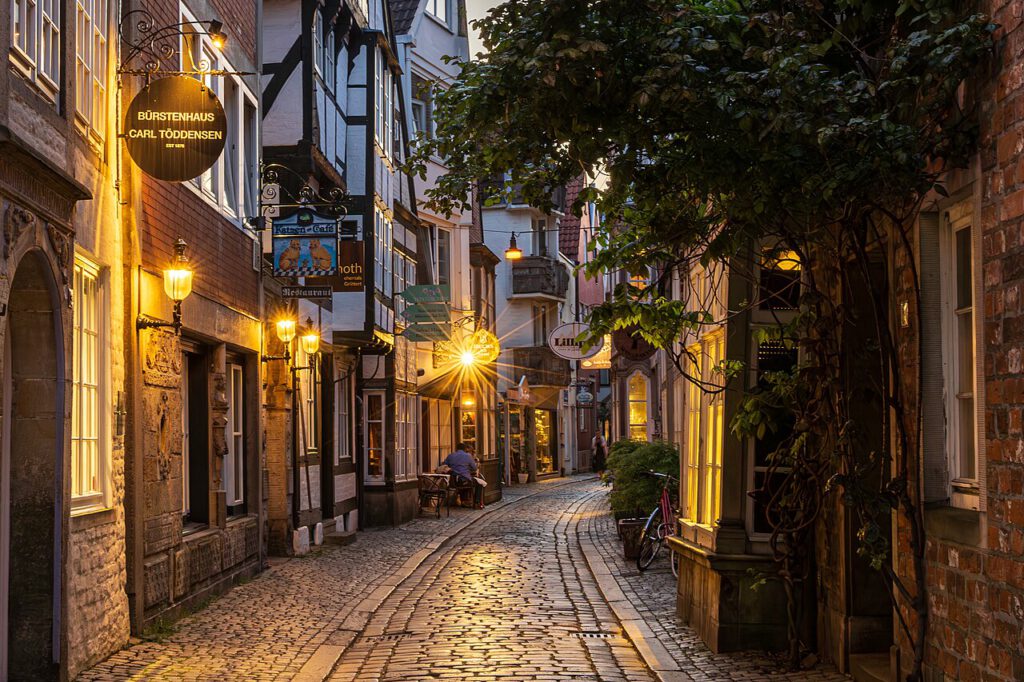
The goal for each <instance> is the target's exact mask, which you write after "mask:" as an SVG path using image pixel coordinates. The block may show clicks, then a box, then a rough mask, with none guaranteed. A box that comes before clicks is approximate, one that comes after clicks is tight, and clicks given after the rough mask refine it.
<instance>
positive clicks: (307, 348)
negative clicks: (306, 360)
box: [299, 317, 320, 355]
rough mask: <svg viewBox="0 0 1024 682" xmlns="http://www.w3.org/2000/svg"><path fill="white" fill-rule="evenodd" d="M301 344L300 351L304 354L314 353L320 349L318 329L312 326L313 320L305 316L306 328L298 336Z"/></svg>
mask: <svg viewBox="0 0 1024 682" xmlns="http://www.w3.org/2000/svg"><path fill="white" fill-rule="evenodd" d="M299 343H300V344H301V345H302V352H303V353H305V354H306V355H316V354H317V352H318V351H319V350H320V330H319V329H317V328H316V327H314V326H313V320H312V319H310V318H308V317H307V318H306V330H305V332H303V334H302V336H300V337H299Z"/></svg>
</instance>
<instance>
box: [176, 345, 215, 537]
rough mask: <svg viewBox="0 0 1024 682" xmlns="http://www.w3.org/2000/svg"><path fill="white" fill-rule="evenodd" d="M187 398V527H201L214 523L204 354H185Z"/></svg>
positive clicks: (184, 456)
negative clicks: (211, 515) (212, 518)
mask: <svg viewBox="0 0 1024 682" xmlns="http://www.w3.org/2000/svg"><path fill="white" fill-rule="evenodd" d="M182 368H183V377H182V379H183V381H182V389H183V391H184V392H185V394H184V396H183V397H184V400H183V402H184V405H185V410H183V417H185V418H186V420H187V423H186V424H185V428H184V433H185V434H187V437H185V438H183V442H182V445H183V446H184V447H187V448H188V449H187V450H186V451H183V452H182V458H183V459H186V460H187V461H186V462H185V463H184V471H183V473H184V475H185V479H184V480H185V481H186V483H185V484H184V485H183V490H184V494H185V495H186V498H185V500H184V503H185V510H184V511H185V525H186V530H188V526H192V527H197V526H199V525H201V524H206V523H208V522H209V520H210V496H209V493H210V477H209V471H210V450H209V447H208V444H209V442H210V441H209V439H210V414H209V411H208V407H207V406H208V405H209V403H210V395H209V388H208V384H207V373H206V356H205V355H203V354H200V353H191V352H190V353H185V357H184V360H183V362H182Z"/></svg>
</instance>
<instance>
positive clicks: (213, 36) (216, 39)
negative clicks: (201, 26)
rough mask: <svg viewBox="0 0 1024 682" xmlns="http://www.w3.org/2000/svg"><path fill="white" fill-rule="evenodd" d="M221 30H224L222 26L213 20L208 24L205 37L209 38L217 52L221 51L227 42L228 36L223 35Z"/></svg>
mask: <svg viewBox="0 0 1024 682" xmlns="http://www.w3.org/2000/svg"><path fill="white" fill-rule="evenodd" d="M222 28H224V24H222V23H221V22H219V21H216V20H214V21H211V22H210V30H209V32H208V33H207V35H208V36H210V40H211V42H213V46H214V47H216V48H217V49H218V50H223V49H224V46H225V45H227V42H228V34H227V33H224V31H222V30H221V29H222Z"/></svg>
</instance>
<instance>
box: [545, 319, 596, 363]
mask: <svg viewBox="0 0 1024 682" xmlns="http://www.w3.org/2000/svg"><path fill="white" fill-rule="evenodd" d="M589 330H590V325H588V324H586V323H585V322H570V323H568V324H563V325H561V326H559V327H555V329H554V330H553V331H552V332H551V333H550V334H549V335H548V348H550V349H551V352H552V353H554V354H555V355H557V356H558V357H560V358H565V359H566V360H583V359H584V358H589V357H591V356H594V355H597V354H598V353H600V352H601V347H600V346H597V345H595V346H591V347H590V348H587V349H586V350H584V349H583V344H582V343H580V342H579V341H577V340H576V337H578V336H579V335H580V334H583V333H585V332H587V331H589Z"/></svg>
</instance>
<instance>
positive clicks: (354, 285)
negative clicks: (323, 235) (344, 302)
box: [335, 240, 366, 291]
mask: <svg viewBox="0 0 1024 682" xmlns="http://www.w3.org/2000/svg"><path fill="white" fill-rule="evenodd" d="M363 251H364V246H363V242H362V241H361V240H360V241H351V240H349V241H342V242H339V244H338V279H340V280H341V282H340V283H339V284H338V286H336V287H335V289H336V290H337V291H362V290H363V287H365V286H366V282H365V281H364V280H363Z"/></svg>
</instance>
